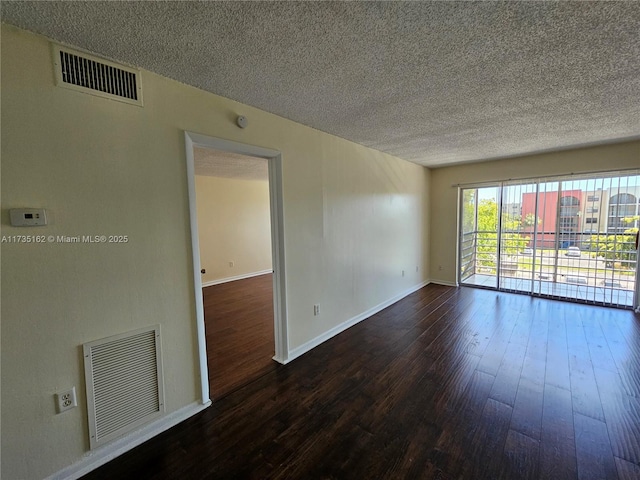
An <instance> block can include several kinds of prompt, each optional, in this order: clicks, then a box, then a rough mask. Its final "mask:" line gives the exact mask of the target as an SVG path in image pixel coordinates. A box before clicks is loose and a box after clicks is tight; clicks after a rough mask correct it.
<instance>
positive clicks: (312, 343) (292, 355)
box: [278, 280, 430, 363]
mask: <svg viewBox="0 0 640 480" xmlns="http://www.w3.org/2000/svg"><path fill="white" fill-rule="evenodd" d="M429 283H430V280H425V281H423V282H422V283H419V284H418V285H414V286H413V287H411V288H410V289H409V290H406V291H404V292H402V293H399V294H398V295H396V296H395V297H393V298H390V299H389V300H387V301H385V302H382V303H380V304H378V305H376V306H375V307H373V308H370V309H369V310H367V311H365V312H363V313H361V314H360V315H356V316H355V317H353V318H350V319H349V320H347V321H345V322H342V323H341V324H340V325H336V326H335V327H333V328H332V329H330V330H327V331H326V332H324V333H323V334H322V335H318V336H317V337H316V338H313V339H311V340H309V341H308V342H307V343H304V344H302V345H300V346H299V347H297V348H294V349H293V350H291V351H289V357H288V358H287V360H286V361H284V362H283V361H280V360H278V361H280V363H289V362H291V361H292V360H295V359H296V358H298V357H299V356H300V355H303V354H305V353H307V352H308V351H309V350H311V349H312V348H315V347H317V346H318V345H320V344H321V343H323V342H326V341H327V340H329V339H330V338H332V337H335V336H336V335H338V334H339V333H342V332H344V331H345V330H346V329H347V328H349V327H352V326H354V325H355V324H356V323H360V322H361V321H363V320H366V319H367V318H369V317H371V316H372V315H375V314H376V313H378V312H379V311H381V310H384V309H385V308H387V307H388V306H389V305H393V304H394V303H396V302H397V301H399V300H402V299H403V298H404V297H406V296H407V295H410V294H412V293H413V292H415V291H418V290H420V289H421V288H422V287H425V286H426V285H428V284H429Z"/></svg>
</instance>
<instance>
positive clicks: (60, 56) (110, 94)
mask: <svg viewBox="0 0 640 480" xmlns="http://www.w3.org/2000/svg"><path fill="white" fill-rule="evenodd" d="M53 57H54V58H53V61H54V66H55V70H56V80H57V84H58V85H59V86H61V87H65V88H70V89H73V90H79V91H82V92H85V93H90V94H92V95H98V96H100V97H106V98H111V99H113V100H118V101H120V102H125V103H131V104H133V105H140V106H142V89H141V88H140V72H139V70H135V69H133V68H129V67H125V66H123V65H118V64H116V63H113V62H109V61H107V60H103V59H100V58H97V57H93V56H91V55H88V54H86V53H80V52H74V51H72V50H69V49H67V48H63V47H60V46H59V45H54V48H53Z"/></svg>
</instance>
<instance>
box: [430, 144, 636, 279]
mask: <svg viewBox="0 0 640 480" xmlns="http://www.w3.org/2000/svg"><path fill="white" fill-rule="evenodd" d="M638 167H640V141H634V142H627V143H619V144H613V145H602V146H598V147H590V148H582V149H575V150H567V151H562V152H555V153H545V154H540V155H530V156H525V157H519V158H514V159H506V160H496V161H492V162H483V163H471V164H466V165H460V166H454V167H446V168H438V169H434V170H432V171H431V193H430V194H431V205H432V206H433V207H432V210H431V236H430V247H431V253H430V256H431V279H432V280H433V281H436V282H443V283H452V282H455V281H456V256H457V251H456V248H457V243H456V241H455V238H456V235H457V213H458V188H457V187H455V186H454V185H457V184H460V183H474V182H478V183H480V182H490V181H495V180H507V179H518V178H533V177H536V176H550V175H566V174H570V173H587V172H599V171H606V170H616V169H619V170H622V169H629V168H638ZM440 266H442V270H440V269H439V267H440Z"/></svg>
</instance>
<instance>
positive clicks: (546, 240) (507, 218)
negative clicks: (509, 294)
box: [459, 171, 640, 307]
mask: <svg viewBox="0 0 640 480" xmlns="http://www.w3.org/2000/svg"><path fill="white" fill-rule="evenodd" d="M460 205H461V208H460V239H459V255H460V257H459V265H460V271H459V281H460V283H461V284H464V285H473V286H480V287H486V288H496V289H500V290H505V291H514V292H525V293H530V294H533V295H540V296H547V297H553V298H566V299H571V300H577V301H582V302H588V303H594V304H601V305H613V306H622V307H632V306H634V305H637V301H636V303H634V297H636V298H637V296H638V292H637V290H638V284H637V280H636V277H637V257H638V250H637V246H636V243H635V242H636V235H637V232H638V227H639V226H640V172H638V171H634V172H628V173H626V174H617V175H614V174H610V175H599V176H591V177H575V176H572V177H565V178H553V179H544V180H535V181H533V180H531V181H520V182H501V183H496V184H494V185H490V186H482V187H469V188H461V192H460Z"/></svg>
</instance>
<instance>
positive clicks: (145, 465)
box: [86, 285, 640, 480]
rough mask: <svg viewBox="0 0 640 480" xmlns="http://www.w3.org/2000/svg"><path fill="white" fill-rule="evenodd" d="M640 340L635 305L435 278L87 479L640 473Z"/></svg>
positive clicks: (577, 479) (446, 478)
mask: <svg viewBox="0 0 640 480" xmlns="http://www.w3.org/2000/svg"><path fill="white" fill-rule="evenodd" d="M230 303H231V302H230ZM639 346H640V316H638V315H635V314H633V313H632V312H629V311H625V310H614V309H607V308H602V307H589V306H585V305H575V304H570V303H562V302H557V301H553V300H545V299H532V298H529V297H526V296H521V295H514V294H508V293H499V292H494V291H488V290H477V289H470V288H451V287H443V286H438V285H430V286H428V287H425V288H423V289H421V290H419V291H418V292H415V293H414V294H412V295H410V296H408V297H407V298H405V299H403V300H401V301H400V302H398V303H396V304H394V305H392V306H390V307H389V308H387V309H385V310H383V311H382V312H380V313H378V314H377V315H374V316H373V317H371V318H369V319H367V320H365V321H363V322H361V323H359V324H357V325H355V326H353V327H352V328H350V329H348V330H347V331H345V332H343V333H341V334H340V335H338V336H336V337H334V338H333V339H331V340H329V341H327V342H325V343H323V344H321V345H319V346H318V347H316V348H315V349H314V350H312V351H311V352H308V353H307V354H305V355H303V356H302V357H300V358H299V359H296V360H295V361H293V362H291V363H290V364H288V365H285V366H279V367H278V368H275V369H273V370H271V371H268V372H267V373H266V374H262V375H261V376H260V377H259V378H257V379H256V380H255V381H253V382H250V383H248V384H246V385H244V386H243V387H242V388H239V389H237V390H235V391H233V392H232V393H230V394H228V395H227V396H226V397H224V398H222V399H221V400H219V401H216V402H214V404H213V405H212V406H211V407H210V408H208V409H207V410H205V411H204V412H202V413H200V414H198V415H196V416H194V417H192V418H190V419H188V420H187V421H185V422H183V423H182V424H180V425H178V426H176V427H174V428H172V429H171V430H169V431H167V432H165V433H163V434H161V435H159V436H157V437H155V438H153V439H151V440H150V441H148V442H147V443H145V444H143V445H141V446H139V447H137V448H135V449H133V450H132V451H130V452H128V453H126V454H124V455H122V456H121V457H119V458H118V459H116V460H114V461H112V462H110V463H108V464H107V465H104V466H103V467H101V468H100V469H98V470H96V471H94V472H92V473H91V474H89V475H87V476H86V478H87V479H114V478H117V479H155V480H160V479H162V480H166V479H235V478H237V479H244V478H247V479H358V480H360V479H438V480H454V479H455V480H459V479H473V480H481V479H505V480H514V479H553V480H559V479H568V480H587V479H592V478H593V479H596V478H597V479H617V478H619V479H637V478H638V472H639V471H640V426H639V425H640V399H639V398H638V395H637V393H638V391H639V390H640V387H639V386H638V384H637V379H638V375H639V374H640V372H639V371H638V365H639V361H640V352H639V351H638V347H639Z"/></svg>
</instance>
